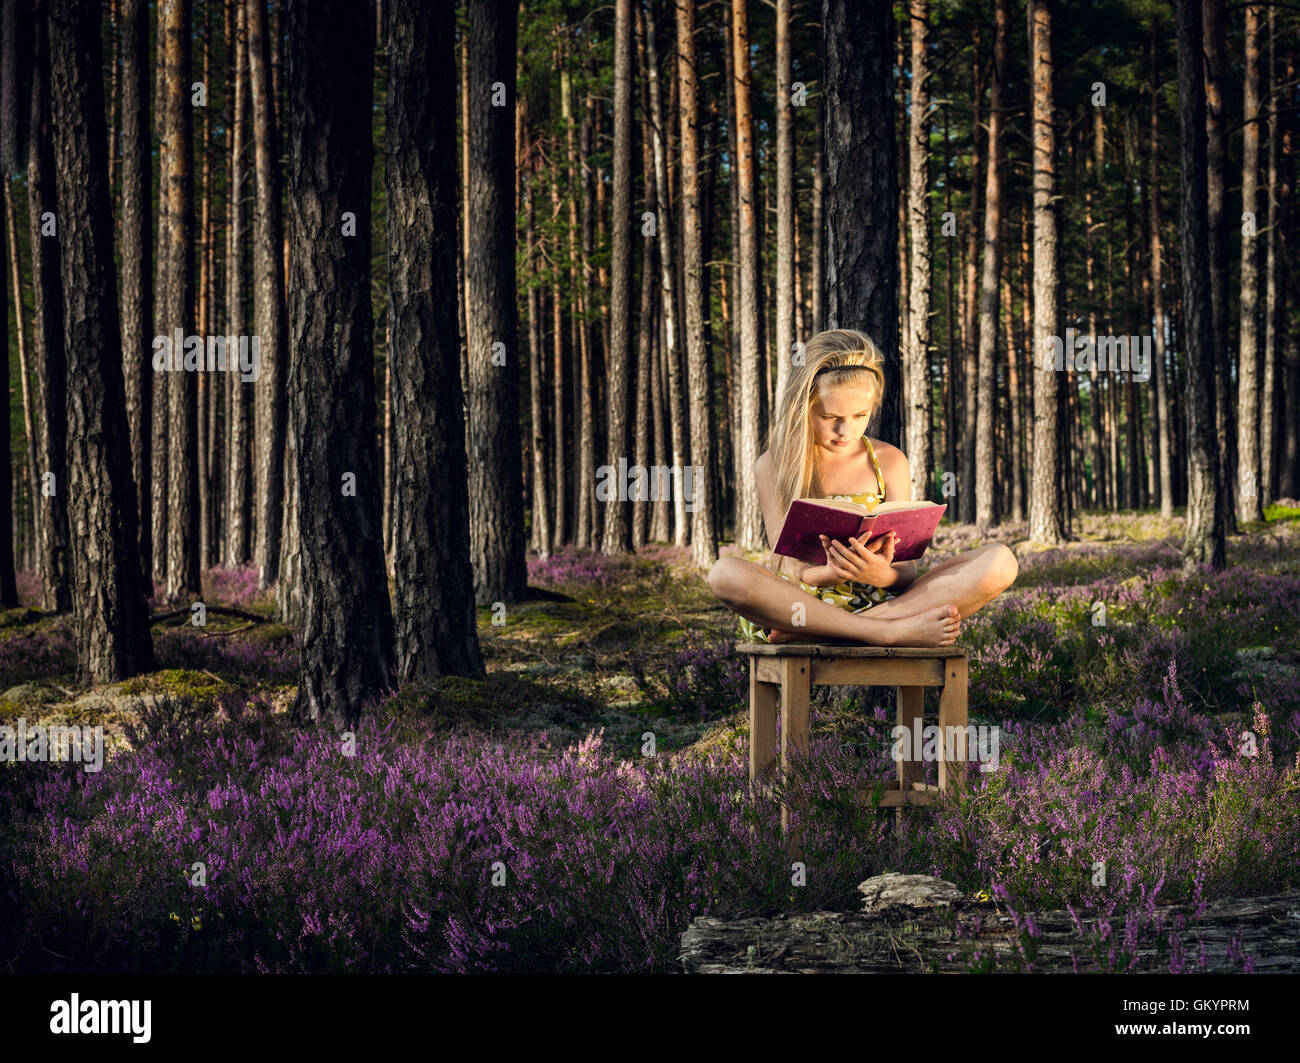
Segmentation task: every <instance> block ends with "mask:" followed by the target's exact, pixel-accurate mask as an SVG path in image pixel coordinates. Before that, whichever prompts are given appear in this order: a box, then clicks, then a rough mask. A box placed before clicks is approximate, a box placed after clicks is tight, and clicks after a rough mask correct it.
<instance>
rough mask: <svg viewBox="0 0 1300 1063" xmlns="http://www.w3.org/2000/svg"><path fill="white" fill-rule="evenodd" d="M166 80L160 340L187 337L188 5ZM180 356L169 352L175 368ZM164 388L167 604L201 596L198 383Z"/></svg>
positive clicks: (169, 20) (170, 20) (167, 0)
mask: <svg viewBox="0 0 1300 1063" xmlns="http://www.w3.org/2000/svg"><path fill="white" fill-rule="evenodd" d="M161 17H162V23H163V31H164V33H165V34H166V51H167V75H166V78H165V79H164V83H165V86H166V88H165V93H164V117H163V145H162V153H161V156H160V159H161V163H160V165H161V172H162V177H161V180H162V182H163V183H164V184H165V185H166V186H167V214H168V225H167V239H166V240H164V241H163V242H162V246H163V260H162V263H161V268H162V274H163V276H164V277H165V279H166V281H165V285H166V286H165V288H164V295H163V303H162V306H161V307H160V311H161V313H160V314H159V321H160V322H161V324H162V326H163V327H162V328H160V329H159V334H160V335H164V336H171V335H173V334H174V332H175V331H176V329H180V330H181V333H182V335H184V336H186V337H188V336H190V335H191V334H193V333H194V331H195V327H194V258H193V251H194V171H193V167H192V158H191V156H192V154H193V146H194V145H193V107H192V106H191V103H190V32H191V24H190V23H191V20H190V3H189V0H164V2H163V6H162V16H161ZM184 353H185V352H183V351H175V350H173V351H172V357H173V359H174V367H175V366H178V365H180V364H181V362H182V355H183V354H184ZM165 379H167V381H168V395H167V411H168V418H167V424H166V435H165V438H166V440H167V444H168V447H169V452H168V455H167V596H168V597H169V598H172V599H184V598H190V597H192V596H197V595H198V594H199V593H200V589H201V585H200V574H199V500H198V469H197V462H196V461H195V460H194V456H195V453H196V446H197V442H198V435H197V427H198V425H197V419H198V407H197V400H198V375H197V373H193V372H185V371H173V372H171V373H169V374H168V375H167V377H166V378H165Z"/></svg>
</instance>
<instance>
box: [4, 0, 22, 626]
mask: <svg viewBox="0 0 1300 1063" xmlns="http://www.w3.org/2000/svg"><path fill="white" fill-rule="evenodd" d="M6 21H7V22H8V23H9V26H8V29H9V32H10V34H12V33H14V26H13V24H12V20H10V19H7V20H6ZM13 70H14V67H13V66H9V67H8V70H7V71H6V75H8V76H6V78H5V84H6V85H11V84H12V80H11V76H12V73H13ZM15 150H16V149H15ZM4 182H5V198H6V199H8V197H9V178H8V177H5V178H4ZM4 229H5V226H2V225H0V239H4V238H5V234H4ZM6 242H7V241H6ZM7 265H8V261H7V259H6V258H5V255H4V253H3V251H0V317H3V318H4V320H3V321H0V351H3V352H4V357H3V358H0V396H3V398H4V402H3V404H0V405H3V406H4V409H3V410H0V609H12V608H13V607H14V606H16V605H17V604H18V581H17V578H16V575H15V573H14V479H15V478H14V477H13V476H12V475H10V471H11V462H10V458H11V455H10V452H9V431H10V425H9V405H10V404H9V295H8V288H9V270H8V269H7ZM14 309H15V310H16V311H17V316H18V318H19V320H21V319H22V313H23V304H22V292H21V291H19V290H18V289H17V288H15V289H14Z"/></svg>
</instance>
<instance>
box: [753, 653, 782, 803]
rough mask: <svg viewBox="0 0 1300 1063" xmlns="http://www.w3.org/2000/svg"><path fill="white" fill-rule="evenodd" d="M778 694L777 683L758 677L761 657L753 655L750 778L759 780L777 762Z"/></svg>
mask: <svg viewBox="0 0 1300 1063" xmlns="http://www.w3.org/2000/svg"><path fill="white" fill-rule="evenodd" d="M776 694H777V688H776V685H775V684H773V683H767V682H764V681H763V680H761V679H759V678H758V658H757V657H750V658H749V779H750V782H755V781H756V780H758V779H759V777H761V776H763V775H766V774H768V773H769V772H770V771H771V770H772V768H773V767H775V765H776Z"/></svg>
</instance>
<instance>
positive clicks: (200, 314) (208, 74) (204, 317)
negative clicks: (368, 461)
mask: <svg viewBox="0 0 1300 1063" xmlns="http://www.w3.org/2000/svg"><path fill="white" fill-rule="evenodd" d="M210 16H211V7H210V6H209V5H207V4H205V5H204V27H203V84H204V86H205V87H207V86H211V84H212V61H211V57H212V48H211V43H212V20H211V17H210ZM209 104H211V100H205V106H204V107H203V111H202V114H203V133H202V136H201V138H200V147H199V158H200V159H201V160H202V167H203V169H202V175H201V178H200V182H201V185H200V187H201V189H202V192H201V195H200V196H199V201H200V206H199V209H200V211H201V213H200V215H199V229H198V237H199V254H198V259H199V282H198V287H197V289H196V292H195V295H196V298H197V299H198V308H197V310H196V312H195V318H194V320H195V322H196V323H197V331H198V334H199V335H200V336H203V337H204V343H205V344H206V342H207V339H206V337H207V336H209V335H211V333H212V331H213V329H212V328H211V327H210V326H211V317H210V315H211V313H212V307H211V305H210V303H209V300H208V287H209V281H210V277H209V275H208V272H209V268H210V259H209V255H208V251H209V237H210V235H211V220H212V150H211V149H212V123H211V122H210V121H209V119H208V115H209V113H210V111H209V107H208V106H207V105H209ZM197 376H198V407H197V411H196V412H197V423H198V439H197V444H198V447H197V450H198V453H197V455H196V457H197V460H198V495H199V568H200V570H201V571H203V572H206V571H207V570H208V569H209V568H211V567H212V565H213V564H215V562H214V561H213V559H212V553H211V551H212V548H213V546H214V545H215V544H214V542H213V540H212V527H211V522H212V513H211V506H212V490H211V474H212V469H211V466H210V465H209V464H208V458H209V450H208V440H209V438H210V436H211V433H212V429H213V426H212V425H211V424H210V423H209V421H208V393H209V391H213V390H216V389H217V388H218V387H220V377H217V378H216V379H212V380H210V379H209V374H208V373H203V372H201V373H198V374H197Z"/></svg>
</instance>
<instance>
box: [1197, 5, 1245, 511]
mask: <svg viewBox="0 0 1300 1063" xmlns="http://www.w3.org/2000/svg"><path fill="white" fill-rule="evenodd" d="M1202 19H1203V25H1202V28H1201V32H1202V34H1203V36H1204V44H1203V47H1204V52H1205V64H1206V66H1205V69H1206V79H1205V116H1206V132H1207V136H1208V141H1207V147H1206V163H1207V165H1208V166H1209V184H1208V186H1207V187H1208V190H1209V217H1210V262H1209V269H1210V298H1211V299H1213V301H1214V309H1213V315H1214V316H1213V325H1214V355H1215V371H1214V372H1215V376H1214V382H1213V385H1212V386H1213V395H1212V400H1213V402H1214V407H1215V414H1214V420H1215V425H1216V435H1217V436H1218V441H1219V442H1218V446H1219V466H1220V471H1221V476H1220V478H1219V481H1218V484H1217V488H1216V489H1217V490H1218V491H1219V493H1220V496H1221V497H1220V500H1219V506H1220V508H1221V509H1222V510H1223V517H1222V519H1223V521H1224V526H1225V529H1226V532H1227V534H1229V535H1232V534H1235V533H1236V531H1237V517H1236V504H1237V492H1236V491H1235V490H1234V489H1233V486H1232V485H1233V483H1234V482H1235V477H1236V475H1237V454H1236V446H1237V430H1236V424H1235V421H1236V417H1235V412H1236V406H1235V404H1234V402H1233V386H1232V349H1231V346H1230V337H1229V334H1228V251H1229V239H1228V214H1227V180H1228V178H1227V169H1228V131H1227V118H1226V116H1225V112H1224V99H1223V94H1224V90H1225V82H1226V80H1227V75H1228V59H1227V52H1226V49H1227V38H1228V25H1227V23H1228V18H1227V5H1226V0H1202Z"/></svg>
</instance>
